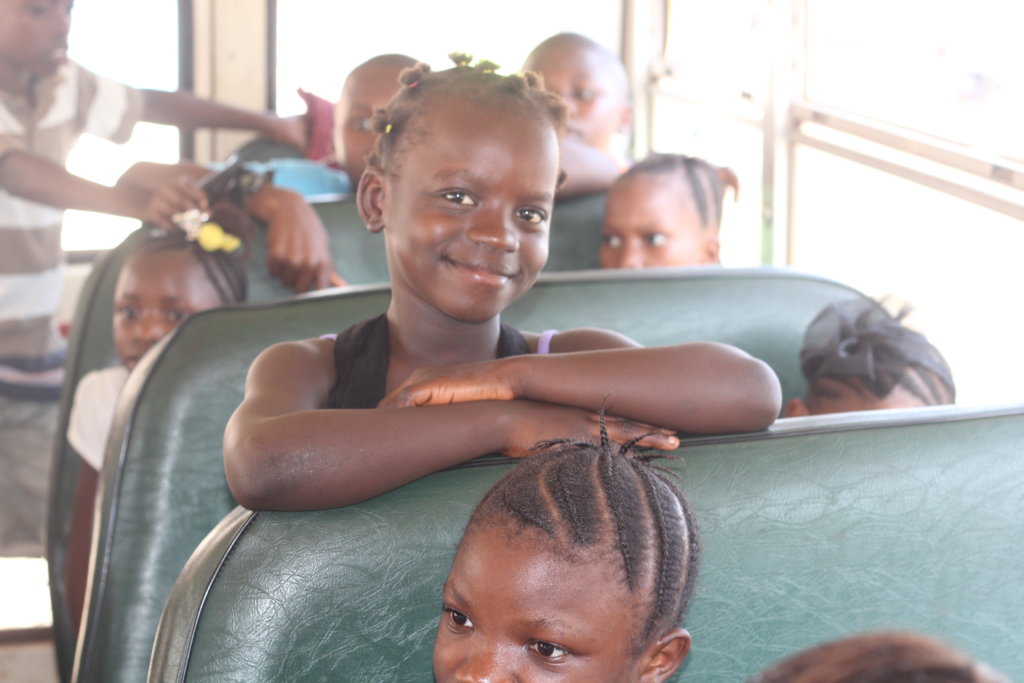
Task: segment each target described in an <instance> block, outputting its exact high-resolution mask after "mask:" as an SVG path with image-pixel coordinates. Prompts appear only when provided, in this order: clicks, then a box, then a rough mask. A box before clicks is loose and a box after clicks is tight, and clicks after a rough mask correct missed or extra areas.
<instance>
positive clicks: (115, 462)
mask: <svg viewBox="0 0 1024 683" xmlns="http://www.w3.org/2000/svg"><path fill="white" fill-rule="evenodd" d="M856 296H862V295H860V294H858V293H857V292H856V291H855V290H852V289H850V288H849V287H847V286H845V285H841V284H838V283H836V282H833V281H830V280H825V279H822V278H818V277H814V276H809V275H804V274H800V273H796V272H791V271H785V270H776V269H770V268H763V269H762V268H758V269H751V270H724V269H720V268H697V269H677V270H663V271H618V272H608V271H589V272H578V273H552V274H547V275H544V276H542V278H541V280H540V281H539V282H538V283H537V284H536V285H535V286H534V287H533V289H532V290H531V291H530V292H529V293H528V294H527V295H525V296H524V297H523V298H522V299H521V300H520V301H518V302H516V303H515V304H513V305H512V306H511V307H510V308H509V309H508V310H507V311H506V314H505V316H504V320H506V321H507V322H509V323H511V324H513V325H515V326H517V327H519V328H521V329H525V330H534V331H540V330H544V329H548V328H558V329H567V328H572V327H579V326H584V325H592V326H600V327H607V328H610V329H614V330H619V331H622V332H624V333H626V334H629V335H631V336H632V337H633V338H635V339H637V340H638V341H640V342H641V343H645V344H649V345H656V344H668V343H676V342H684V341H693V340H713V341H721V342H727V343H731V344H734V345H736V346H738V347H740V348H743V349H745V350H747V351H748V352H750V353H751V354H753V355H755V356H757V357H759V358H762V359H764V360H765V361H766V362H768V363H769V364H770V365H772V367H774V368H775V369H776V372H777V373H778V374H779V375H780V377H781V378H782V385H783V392H784V395H785V396H786V397H787V398H788V397H790V396H794V395H797V394H799V393H802V391H803V380H802V377H801V375H800V370H799V365H798V362H797V355H798V352H799V348H800V344H801V341H802V336H803V330H804V328H805V327H806V325H807V323H808V322H809V321H810V320H811V319H812V318H813V317H814V316H815V315H816V314H817V312H818V311H819V310H820V309H821V308H822V307H823V306H824V305H825V304H827V303H829V302H831V301H835V300H838V299H846V298H850V297H856ZM388 298H389V290H388V288H387V287H385V286H364V287H352V288H347V289H343V290H335V291H330V292H324V293H316V294H312V295H308V296H304V297H298V298H293V299H289V300H281V301H274V302H268V303H264V304H248V305H245V306H236V307H230V308H221V309H215V310H211V311H205V312H202V313H199V314H196V315H195V316H193V317H191V318H189V319H188V320H187V321H185V322H184V323H183V324H182V325H181V327H179V328H178V330H177V331H176V332H175V333H173V334H172V335H171V336H169V337H168V338H167V339H166V340H164V341H163V342H162V343H161V346H160V347H159V348H158V349H156V350H155V351H156V352H155V353H151V354H147V356H146V358H144V359H143V361H142V362H140V364H139V365H138V366H137V368H136V370H135V371H133V373H132V375H131V377H130V378H129V380H128V382H127V384H126V385H125V388H124V390H123V392H122V395H121V401H120V403H119V405H118V408H117V413H116V416H115V420H114V426H113V432H112V435H111V438H110V441H109V442H108V445H107V453H106V460H105V464H104V470H103V472H102V475H101V478H100V482H99V494H98V498H99V500H98V513H97V520H98V521H97V530H96V532H95V533H94V538H93V544H94V545H93V549H92V563H91V567H90V584H89V589H88V594H87V597H86V608H85V616H84V618H83V629H82V634H81V636H80V640H79V646H78V649H77V653H76V664H75V669H76V671H77V678H76V680H78V681H104V683H108V682H110V683H114V682H117V681H132V682H134V681H138V680H141V679H142V677H144V675H145V671H146V665H147V663H148V660H149V649H150V647H151V645H152V640H153V634H154V633H155V630H156V624H157V620H158V618H159V614H160V610H161V609H162V607H163V604H164V600H165V599H166V597H167V595H168V594H169V592H170V589H171V586H172V585H173V583H174V580H175V578H176V577H177V575H178V572H179V571H180V570H181V568H182V566H183V565H184V563H185V561H186V560H187V558H188V557H189V555H190V553H191V552H192V551H193V549H194V548H195V547H196V545H197V544H198V543H199V542H200V541H201V540H202V539H203V537H204V536H205V535H206V534H207V533H208V532H209V531H210V529H212V528H213V527H214V526H215V525H216V524H217V522H219V521H220V519H221V518H222V517H224V515H226V514H227V513H228V512H229V511H230V510H231V509H233V508H234V506H235V502H234V501H233V499H232V498H231V495H230V493H229V491H228V489H227V485H226V482H225V479H224V469H223V461H222V453H221V438H222V434H223V430H224V425H225V423H226V422H227V419H228V417H229V416H230V414H231V412H232V411H233V410H234V408H235V407H236V406H237V405H238V403H239V401H240V399H241V396H242V389H243V384H244V377H245V373H246V370H247V369H248V367H249V364H250V363H251V362H252V360H253V359H254V358H255V356H256V355H257V354H258V353H259V352H260V351H261V350H263V349H264V348H266V347H268V346H270V345H271V344H273V343H275V342H279V341H284V340H289V339H301V338H308V337H314V336H317V335H320V334H323V333H326V332H337V331H341V330H343V329H344V328H345V327H347V326H348V325H350V324H352V323H354V322H356V321H358V320H361V319H363V318H365V317H368V316H370V315H373V314H376V313H379V312H381V311H383V310H385V308H386V307H387V303H388Z"/></svg>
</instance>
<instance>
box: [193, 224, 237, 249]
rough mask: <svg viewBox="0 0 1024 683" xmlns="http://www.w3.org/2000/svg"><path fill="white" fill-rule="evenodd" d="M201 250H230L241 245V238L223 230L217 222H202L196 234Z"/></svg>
mask: <svg viewBox="0 0 1024 683" xmlns="http://www.w3.org/2000/svg"><path fill="white" fill-rule="evenodd" d="M196 242H198V243H199V246H200V248H202V249H203V251H209V252H214V251H226V252H232V251H234V250H235V249H238V248H239V247H240V246H242V240H240V239H239V238H238V237H236V236H235V235H232V234H231V233H228V232H225V231H224V228H222V227H221V226H220V224H218V223H203V225H202V227H200V228H199V234H198V235H197V236H196Z"/></svg>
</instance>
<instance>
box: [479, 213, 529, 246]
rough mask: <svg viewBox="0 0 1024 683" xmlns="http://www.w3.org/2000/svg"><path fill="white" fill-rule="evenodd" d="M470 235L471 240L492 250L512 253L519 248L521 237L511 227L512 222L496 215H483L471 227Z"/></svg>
mask: <svg viewBox="0 0 1024 683" xmlns="http://www.w3.org/2000/svg"><path fill="white" fill-rule="evenodd" d="M468 235H469V239H471V240H473V241H474V242H476V243H477V244H483V245H485V246H488V247H490V248H492V249H498V250H501V251H509V252H512V251H516V250H517V249H518V248H519V237H518V235H517V234H516V230H515V227H514V226H512V225H511V220H510V219H509V218H507V217H504V216H500V215H495V214H494V213H492V214H490V215H481V216H480V218H479V220H477V221H475V222H474V223H473V225H472V226H470V228H469V231H468Z"/></svg>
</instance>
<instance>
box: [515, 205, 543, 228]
mask: <svg viewBox="0 0 1024 683" xmlns="http://www.w3.org/2000/svg"><path fill="white" fill-rule="evenodd" d="M516 217H517V218H519V220H521V221H526V222H527V223H533V224H534V225H537V224H538V223H543V222H544V220H545V219H546V218H547V214H546V213H544V212H543V211H541V210H540V209H519V210H518V211H516Z"/></svg>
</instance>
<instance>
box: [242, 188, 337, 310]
mask: <svg viewBox="0 0 1024 683" xmlns="http://www.w3.org/2000/svg"><path fill="white" fill-rule="evenodd" d="M246 209H248V210H249V212H250V213H252V215H253V216H255V217H257V218H259V219H260V220H263V221H264V222H266V224H267V269H268V270H269V271H270V274H271V275H272V276H273V277H275V278H277V279H278V280H280V281H281V282H282V283H283V284H284V285H285V286H287V287H289V288H291V290H292V291H294V292H295V293H296V294H301V293H303V292H308V291H311V290H314V289H323V288H324V287H340V286H342V285H345V284H346V283H345V281H344V280H343V279H342V278H341V277H340V276H339V275H338V273H337V272H335V270H334V262H333V261H332V260H331V250H330V245H329V240H328V238H327V231H326V230H325V229H324V225H323V223H322V222H321V221H320V217H319V216H318V215H317V213H316V211H314V210H313V207H312V206H310V204H309V203H308V202H307V201H306V200H305V199H303V198H302V197H301V196H299V195H298V194H297V193H295V192H292V191H291V190H286V189H284V188H279V187H274V186H264V187H263V189H261V190H260V191H259V192H257V193H255V194H253V195H250V197H249V199H248V200H247V201H246Z"/></svg>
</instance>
